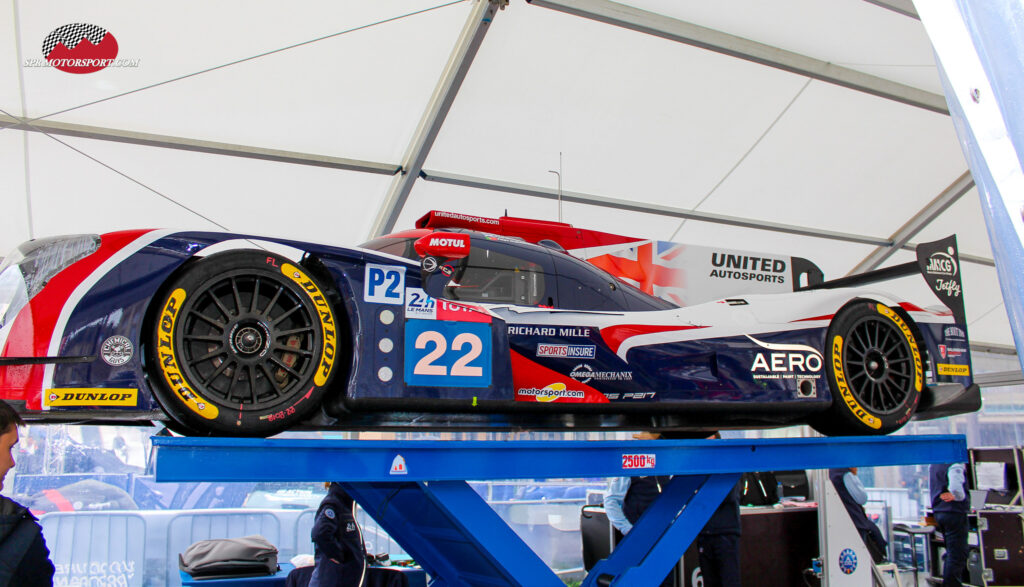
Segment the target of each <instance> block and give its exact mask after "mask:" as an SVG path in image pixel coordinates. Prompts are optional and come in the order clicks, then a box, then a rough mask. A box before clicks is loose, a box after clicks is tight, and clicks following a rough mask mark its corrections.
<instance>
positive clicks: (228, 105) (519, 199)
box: [0, 0, 1012, 349]
mask: <svg viewBox="0 0 1024 587" xmlns="http://www.w3.org/2000/svg"><path fill="white" fill-rule="evenodd" d="M500 4H501V3H500V2H487V1H486V0H463V1H458V2H442V1H441V0H404V1H399V0H377V1H374V2H366V1H354V0H353V1H348V2H339V1H333V0H332V1H330V2H327V1H324V2H304V3H299V4H297V5H287V6H285V5H282V4H280V3H273V2H248V3H208V2H203V3H198V2H196V3H193V2H188V1H186V2H183V3H176V4H173V5H167V6H159V5H152V4H147V3H138V2H126V1H123V0H113V1H110V2H103V3H87V4H82V3H76V2H67V1H55V0H47V1H45V2H32V3H29V2H24V1H18V0H11V3H10V4H9V6H8V9H7V10H3V11H0V30H3V31H6V32H7V34H5V35H3V36H2V37H0V77H2V79H4V80H6V83H2V84H0V126H5V127H9V128H4V129H0V153H2V154H3V156H2V157H0V178H2V180H0V181H2V182H3V183H2V184H0V185H2V186H3V188H4V189H3V190H2V192H0V194H2V195H0V197H2V205H3V207H2V209H3V214H0V254H5V253H6V252H7V251H8V250H10V249H11V248H12V247H14V246H16V245H17V244H18V243H19V242H21V241H23V240H26V239H28V238H34V237H41V236H48V235H54V234H62V233H83V232H101V231H109V230H117V229H123V228H129V227H138V226H163V227H183V228H185V227H188V228H204V229H222V228H223V229H228V230H232V231H237V232H245V233H256V234H261V233H265V234H272V235H279V236H287V237H291V238H296V239H302V240H314V241H320V242H327V243H332V244H355V243H357V242H360V241H362V240H365V238H367V237H369V236H371V235H372V234H373V233H376V232H380V231H382V230H386V229H388V228H390V227H391V226H394V227H396V228H405V227H409V226H411V224H412V222H413V221H414V220H415V219H416V218H417V217H419V216H420V215H422V214H423V213H425V212H426V211H428V210H431V209H442V210H444V209H447V210H457V211H460V212H464V213H469V214H476V215H481V216H492V217H493V216H500V215H502V214H504V213H506V211H507V213H508V214H510V215H514V216H521V217H538V218H546V219H556V218H557V214H558V206H557V204H556V202H555V201H554V198H555V197H556V192H557V189H556V186H557V182H558V177H556V175H555V174H553V173H552V172H551V171H552V170H555V171H560V173H561V182H562V188H563V195H564V199H565V203H564V204H563V214H564V220H565V221H566V222H570V223H572V224H574V225H576V226H580V227H587V228H594V229H599V230H606V231H610V232H616V233H620V234H629V235H635V236H644V237H649V238H658V239H664V240H677V241H679V242H689V243H698V244H720V245H722V246H728V247H731V248H743V249H750V250H755V251H765V252H773V253H780V254H792V255H801V256H805V257H808V258H810V259H812V260H814V261H815V262H816V263H817V264H818V265H819V266H821V268H822V269H823V270H824V271H825V274H826V276H827V277H840V276H842V275H845V274H848V273H850V272H851V271H854V270H863V269H866V268H872V267H873V266H875V265H877V264H878V262H879V258H880V257H881V256H882V253H885V254H888V253H892V254H891V256H888V257H887V258H886V259H885V260H884V262H883V263H882V265H881V266H885V265H889V264H895V263H901V262H905V261H907V260H910V259H911V258H912V253H911V252H909V251H908V250H906V249H905V248H903V245H905V244H906V243H908V242H909V243H910V244H913V243H916V242H923V241H928V240H934V239H936V238H940V237H943V236H946V235H948V234H951V233H956V234H957V237H958V239H959V245H960V251H961V256H962V258H963V259H965V260H966V261H967V262H965V263H963V273H964V281H965V300H966V304H967V317H968V322H969V327H970V331H971V337H972V340H973V342H975V343H978V344H979V348H998V349H1010V348H1011V347H1010V346H1009V345H1012V338H1011V335H1010V330H1009V326H1008V322H1007V319H1006V314H1005V310H1004V308H1003V301H1002V298H1001V296H1000V293H999V288H998V285H997V281H996V274H995V269H994V268H993V266H992V262H991V259H992V252H991V249H990V246H989V242H988V236H987V234H986V230H985V225H984V220H983V216H982V213H981V209H980V205H979V201H978V194H977V191H976V190H975V189H974V188H973V182H972V181H971V179H970V174H969V172H968V169H967V164H966V162H965V159H964V156H963V154H962V152H961V149H960V146H959V144H958V141H957V137H956V134H955V132H954V129H953V125H952V123H951V121H950V118H949V116H948V115H947V114H945V113H944V112H943V111H944V108H945V102H944V99H943V97H942V89H941V85H940V82H939V78H938V73H937V71H936V67H935V62H934V57H933V54H932V49H931V46H930V44H929V41H928V38H927V36H926V34H925V32H924V28H923V27H922V25H921V23H920V22H919V21H918V20H917V19H916V18H914V16H913V7H912V6H911V4H910V2H909V1H907V0H902V1H901V0H873V1H865V0H832V1H830V2H820V1H816V0H779V1H776V2H771V3H764V2H758V1H755V0H730V1H726V2H674V1H673V2H670V1H666V0H633V1H629V2H623V3H620V4H615V3H611V2H607V1H606V0H536V1H535V3H534V4H527V3H526V2H523V1H522V0H513V1H512V2H511V3H510V4H509V5H508V6H504V7H500V9H499V5H500ZM69 23H89V24H94V25H97V26H100V27H103V28H104V29H106V30H107V31H108V32H110V33H111V34H113V35H114V36H115V37H116V39H117V42H118V45H119V53H118V58H119V59H126V60H135V61H136V63H135V66H134V67H108V68H106V69H104V70H102V71H99V72H95V73H89V74H77V75H76V74H69V73H65V72H62V71H59V70H57V69H54V68H52V67H30V66H27V65H29V63H28V62H29V61H30V60H35V61H40V60H42V58H43V55H42V53H41V47H42V43H43V40H44V38H45V37H46V36H47V35H48V34H49V33H50V32H51V31H53V30H54V29H56V28H58V27H60V26H62V25H65V24H69ZM560 157H561V168H559V165H560V163H559V161H560ZM918 281H920V280H914V279H909V278H907V279H903V280H900V281H899V282H897V283H895V284H894V287H895V289H896V290H897V292H898V293H904V294H906V293H908V292H911V291H914V290H915V289H916V290H917V291H922V292H923V288H922V287H921V286H920V285H919V284H918V283H917V282H918ZM923 293H924V295H928V294H927V292H923Z"/></svg>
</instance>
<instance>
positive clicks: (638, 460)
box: [622, 455, 654, 469]
mask: <svg viewBox="0 0 1024 587" xmlns="http://www.w3.org/2000/svg"><path fill="white" fill-rule="evenodd" d="M622 468H623V469H653V468H654V455H622Z"/></svg>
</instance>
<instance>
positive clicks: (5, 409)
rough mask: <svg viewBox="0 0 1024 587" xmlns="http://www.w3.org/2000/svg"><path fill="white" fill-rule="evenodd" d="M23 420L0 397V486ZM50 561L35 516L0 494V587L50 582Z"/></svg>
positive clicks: (29, 586) (11, 462) (10, 465)
mask: <svg viewBox="0 0 1024 587" xmlns="http://www.w3.org/2000/svg"><path fill="white" fill-rule="evenodd" d="M24 425H25V421H24V420H22V419H21V416H19V415H18V413H17V412H15V411H14V408H12V407H11V406H9V405H8V404H7V403H6V402H4V401H2V400H0V489H3V488H4V478H5V477H6V476H7V473H9V472H10V470H11V469H13V468H14V455H13V451H14V445H16V444H18V426H24ZM53 572H54V567H53V563H52V562H50V551H49V549H47V548H46V540H45V539H44V538H43V529H42V528H41V527H40V526H39V523H38V522H37V520H36V518H35V516H33V515H32V514H31V513H29V511H28V509H26V508H25V507H24V506H22V505H21V504H19V503H18V502H16V501H13V500H11V499H8V498H6V497H3V496H0V587H7V586H8V585H10V586H11V587H37V586H40V585H45V586H52V585H53Z"/></svg>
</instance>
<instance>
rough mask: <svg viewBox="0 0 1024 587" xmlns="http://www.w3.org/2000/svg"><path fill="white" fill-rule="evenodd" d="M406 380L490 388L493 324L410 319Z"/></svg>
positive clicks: (434, 384)
mask: <svg viewBox="0 0 1024 587" xmlns="http://www.w3.org/2000/svg"><path fill="white" fill-rule="evenodd" d="M405 347H406V348H405V381H406V383H408V384H411V385H427V386H444V387H486V386H488V385H490V382H491V329H490V325H489V324H476V323H465V322H443V321H427V320H410V321H408V322H407V323H406V331H405Z"/></svg>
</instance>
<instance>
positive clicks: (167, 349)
mask: <svg viewBox="0 0 1024 587" xmlns="http://www.w3.org/2000/svg"><path fill="white" fill-rule="evenodd" d="M186 295H187V294H186V293H185V290H183V289H181V288H178V289H176V290H174V291H173V292H171V295H170V296H169V297H168V298H167V303H165V304H164V307H163V308H162V309H161V310H160V346H159V348H158V350H157V356H158V360H159V361H160V372H161V373H163V375H164V381H166V382H167V385H168V386H169V387H170V389H171V390H172V391H173V392H174V393H175V394H177V396H178V397H179V398H180V399H181V403H183V404H185V405H186V406H187V407H188V408H189V409H190V410H192V411H193V412H195V413H196V414H199V416H201V417H203V418H206V419H207V420H213V419H214V418H216V417H217V415H218V414H219V413H220V410H218V409H217V406H215V405H213V404H211V403H210V402H208V401H207V400H206V399H205V398H203V397H202V396H200V395H199V394H198V393H196V392H195V390H194V389H192V386H191V385H189V384H188V382H187V381H185V377H184V375H183V374H182V372H181V368H180V367H178V359H177V355H176V354H175V352H174V324H175V322H177V320H178V313H179V312H180V310H181V306H182V304H184V303H185V297H186Z"/></svg>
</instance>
